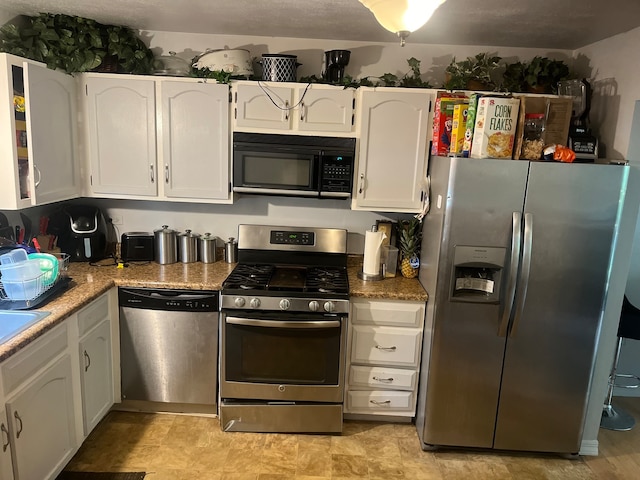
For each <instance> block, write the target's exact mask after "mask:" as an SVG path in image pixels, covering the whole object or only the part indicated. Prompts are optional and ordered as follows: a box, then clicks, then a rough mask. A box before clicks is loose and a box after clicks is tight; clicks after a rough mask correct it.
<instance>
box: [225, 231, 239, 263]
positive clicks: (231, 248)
mask: <svg viewBox="0 0 640 480" xmlns="http://www.w3.org/2000/svg"><path fill="white" fill-rule="evenodd" d="M224 260H225V262H227V263H236V262H237V261H238V242H236V239H235V238H233V237H229V241H228V242H225V244H224Z"/></svg>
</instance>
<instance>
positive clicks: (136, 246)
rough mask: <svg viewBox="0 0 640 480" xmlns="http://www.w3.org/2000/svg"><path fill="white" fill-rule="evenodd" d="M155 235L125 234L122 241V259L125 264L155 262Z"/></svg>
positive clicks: (145, 233) (141, 233) (142, 233)
mask: <svg viewBox="0 0 640 480" xmlns="http://www.w3.org/2000/svg"><path fill="white" fill-rule="evenodd" d="M153 246H154V241H153V234H152V233H149V232H125V233H123V234H122V237H121V241H120V257H121V258H122V261H124V262H129V261H133V262H151V261H153V260H154V258H155V257H154V255H155V252H154V248H153Z"/></svg>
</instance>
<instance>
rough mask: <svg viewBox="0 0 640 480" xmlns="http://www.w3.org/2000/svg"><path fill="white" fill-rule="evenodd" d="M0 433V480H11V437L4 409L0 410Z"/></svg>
mask: <svg viewBox="0 0 640 480" xmlns="http://www.w3.org/2000/svg"><path fill="white" fill-rule="evenodd" d="M0 405H4V399H3V398H0ZM0 433H1V437H2V449H1V450H0V480H11V479H12V478H13V467H12V465H13V464H12V462H11V450H12V449H11V437H10V436H9V422H7V412H6V411H5V409H4V408H0Z"/></svg>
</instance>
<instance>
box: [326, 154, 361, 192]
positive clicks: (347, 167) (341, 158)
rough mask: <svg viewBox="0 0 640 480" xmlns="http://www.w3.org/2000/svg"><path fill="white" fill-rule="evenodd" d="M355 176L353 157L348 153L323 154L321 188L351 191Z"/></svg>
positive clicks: (327, 190) (333, 190) (331, 190)
mask: <svg viewBox="0 0 640 480" xmlns="http://www.w3.org/2000/svg"><path fill="white" fill-rule="evenodd" d="M352 178H353V157H351V156H346V155H330V156H326V155H325V156H323V157H322V161H321V172H320V190H321V191H325V192H350V191H351V180H352Z"/></svg>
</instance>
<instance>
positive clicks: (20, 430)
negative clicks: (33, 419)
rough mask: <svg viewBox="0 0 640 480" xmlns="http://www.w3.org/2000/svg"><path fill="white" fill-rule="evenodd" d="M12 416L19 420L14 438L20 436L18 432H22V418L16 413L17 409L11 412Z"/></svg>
mask: <svg viewBox="0 0 640 480" xmlns="http://www.w3.org/2000/svg"><path fill="white" fill-rule="evenodd" d="M13 416H14V417H15V419H16V420H17V421H18V422H20V428H18V431H17V433H16V438H20V434H21V433H22V419H21V418H20V415H18V412H17V411H15V412H13Z"/></svg>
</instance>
